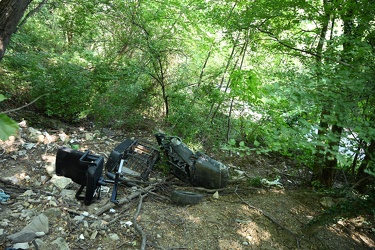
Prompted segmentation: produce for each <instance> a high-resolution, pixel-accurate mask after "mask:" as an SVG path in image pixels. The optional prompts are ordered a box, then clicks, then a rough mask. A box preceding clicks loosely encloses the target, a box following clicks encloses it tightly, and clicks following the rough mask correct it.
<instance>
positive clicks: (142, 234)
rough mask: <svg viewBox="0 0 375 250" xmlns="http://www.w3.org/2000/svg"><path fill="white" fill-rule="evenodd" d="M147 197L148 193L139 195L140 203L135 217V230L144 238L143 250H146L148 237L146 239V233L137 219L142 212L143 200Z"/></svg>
mask: <svg viewBox="0 0 375 250" xmlns="http://www.w3.org/2000/svg"><path fill="white" fill-rule="evenodd" d="M145 196H147V193H146V194H145V195H142V194H139V202H138V207H137V211H136V212H135V214H134V216H133V224H134V228H135V230H137V232H138V233H139V234H140V235H141V237H142V243H141V250H144V249H146V243H147V237H146V233H145V232H144V231H143V230H142V227H141V226H140V225H138V223H137V217H138V215H139V213H140V211H141V207H142V201H143V198H144V197H145Z"/></svg>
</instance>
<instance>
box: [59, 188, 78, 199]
mask: <svg viewBox="0 0 375 250" xmlns="http://www.w3.org/2000/svg"><path fill="white" fill-rule="evenodd" d="M60 196H61V198H63V199H64V198H65V199H69V200H75V198H76V191H74V190H70V189H63V190H61V192H60Z"/></svg>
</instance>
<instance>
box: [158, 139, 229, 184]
mask: <svg viewBox="0 0 375 250" xmlns="http://www.w3.org/2000/svg"><path fill="white" fill-rule="evenodd" d="M155 137H156V140H157V141H158V144H159V145H160V147H161V148H162V149H163V150H164V153H165V155H166V156H167V158H168V163H169V164H170V166H171V172H172V174H174V175H175V176H176V177H177V178H179V179H180V180H182V181H186V182H190V183H191V184H192V185H193V186H201V187H205V188H223V187H225V186H226V185H227V184H228V179H229V171H228V167H227V166H225V165H224V164H222V163H221V162H218V161H216V160H214V159H212V158H210V157H209V156H207V155H205V154H203V153H202V152H199V151H198V152H196V153H193V152H192V151H191V150H190V149H189V148H188V147H187V146H186V145H185V144H184V143H183V142H182V141H181V139H180V138H178V137H176V136H167V135H165V134H162V133H158V134H156V135H155Z"/></svg>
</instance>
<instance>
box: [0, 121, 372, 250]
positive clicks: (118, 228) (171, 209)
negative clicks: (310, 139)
mask: <svg viewBox="0 0 375 250" xmlns="http://www.w3.org/2000/svg"><path fill="white" fill-rule="evenodd" d="M34 126H35V127H34V128H35V131H34V130H30V127H29V126H28V124H23V128H22V133H21V136H19V137H11V138H10V139H9V140H7V141H4V142H2V141H0V189H2V190H3V191H4V193H5V194H8V195H10V199H9V200H7V201H3V202H1V203H0V249H6V248H11V247H19V246H22V247H24V249H27V248H29V249H103V250H104V249H141V248H142V243H143V244H145V245H146V249H198V250H200V249H375V218H374V216H373V215H361V216H356V217H354V218H353V217H352V218H345V217H341V218H338V219H336V220H327V221H323V222H320V223H314V224H313V223H311V222H312V221H314V220H316V218H318V217H319V215H321V214H323V213H324V211H325V209H327V208H328V207H330V206H332V205H334V204H336V203H338V202H341V201H342V199H345V197H344V198H343V197H337V196H335V195H333V194H332V193H329V192H326V193H324V192H317V191H314V190H312V189H309V188H304V187H303V182H304V181H305V180H306V178H308V175H309V172H308V170H305V169H303V168H296V167H295V166H294V165H293V162H292V161H290V160H287V159H283V158H279V157H262V156H258V155H253V156H246V157H239V156H238V155H235V154H234V155H231V154H229V153H228V152H216V153H214V152H212V154H211V156H212V157H213V158H214V159H216V160H218V161H221V162H222V163H224V164H226V165H227V166H229V167H230V171H231V181H230V183H229V185H228V186H227V187H226V188H223V189H220V190H206V189H202V188H194V187H191V186H190V185H188V184H186V183H183V182H181V181H179V180H178V179H176V178H173V176H170V175H169V174H163V173H162V172H163V171H162V170H161V169H162V165H163V163H162V162H160V163H158V164H157V166H156V168H155V169H154V171H153V172H152V173H151V179H152V180H154V181H153V183H152V184H150V185H148V186H143V187H137V188H129V187H125V186H121V187H120V189H119V193H118V198H119V199H123V198H124V197H129V200H128V202H125V203H123V204H121V205H118V206H114V205H113V206H112V208H111V209H109V210H106V211H104V212H103V211H102V210H101V209H102V208H103V207H104V206H106V205H107V206H111V205H108V204H109V198H110V193H111V191H109V192H108V193H104V194H102V197H101V198H100V199H99V200H95V201H94V202H93V203H92V204H91V205H88V206H86V205H84V204H83V203H82V202H81V201H77V200H76V199H75V198H74V194H75V192H76V191H77V189H78V185H76V184H74V183H71V184H69V185H68V186H67V187H63V188H59V187H57V184H56V182H55V181H54V179H55V178H56V177H54V172H53V171H54V163H55V157H56V152H57V149H58V147H60V146H63V145H67V144H69V145H77V147H78V150H80V151H85V150H90V151H91V152H92V153H95V154H99V155H102V156H104V157H105V160H106V159H107V157H108V155H109V153H110V152H111V151H112V150H113V149H114V147H115V146H116V145H117V144H118V143H120V142H121V141H123V140H124V139H125V138H145V139H148V140H150V141H151V142H153V143H154V144H156V141H155V139H154V138H153V135H152V133H151V132H150V131H136V132H134V133H124V132H121V131H112V130H108V129H105V130H98V129H96V128H93V127H91V128H89V127H83V126H80V127H68V126H66V125H64V124H61V123H59V122H56V121H49V122H48V126H47V125H45V124H44V125H39V127H37V126H38V125H34ZM206 153H207V154H209V155H210V153H211V152H206ZM160 165H161V166H160ZM276 177H280V182H281V183H282V186H271V187H267V186H258V187H254V186H252V185H250V184H251V180H253V182H255V180H259V178H266V179H267V180H269V181H272V180H275V179H276ZM253 184H254V183H253ZM108 187H109V188H110V189H111V190H112V186H111V184H110V185H108ZM146 189H147V190H146ZM174 189H183V190H187V191H192V192H197V193H200V194H203V195H204V198H203V201H201V202H200V203H198V204H196V205H186V206H181V205H177V204H174V203H173V202H171V200H170V199H169V196H170V193H171V191H172V190H174ZM0 191H1V190H0ZM137 191H138V192H141V193H142V194H143V196H142V198H140V197H141V196H137V195H132V194H134V192H137ZM215 191H218V194H219V195H218V196H215V195H214V192H215ZM130 197H132V198H130ZM99 211H101V212H99ZM40 214H44V215H45V216H46V217H47V218H48V228H47V231H46V233H45V234H43V233H39V234H37V238H34V237H32V238H29V239H27V240H26V239H24V241H26V242H19V243H18V244H21V245H16V244H17V243H16V242H12V241H11V240H10V238H9V236H10V235H13V236H14V234H17V233H20V232H23V231H22V229H23V228H24V227H25V226H27V225H29V224H30V223H31V221H32V219H33V218H34V217H35V216H38V215H40ZM41 230H43V229H41ZM17 241H22V240H17ZM22 244H23V245H22Z"/></svg>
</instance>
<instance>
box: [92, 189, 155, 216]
mask: <svg viewBox="0 0 375 250" xmlns="http://www.w3.org/2000/svg"><path fill="white" fill-rule="evenodd" d="M154 188H155V186H153V185H152V186H147V187H146V188H144V189H142V190H139V191H135V192H133V193H131V194H130V195H128V196H126V197H124V198H122V199H120V200H119V201H118V204H115V203H112V202H110V203H107V204H106V205H105V206H104V207H102V208H100V209H99V210H98V211H97V212H96V213H95V215H96V216H99V215H101V214H102V213H104V212H106V211H108V210H109V209H111V208H114V207H115V206H119V205H122V204H124V203H127V202H130V201H131V200H133V199H135V198H137V197H138V196H139V195H142V194H144V193H147V192H149V191H151V190H153V189H154Z"/></svg>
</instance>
